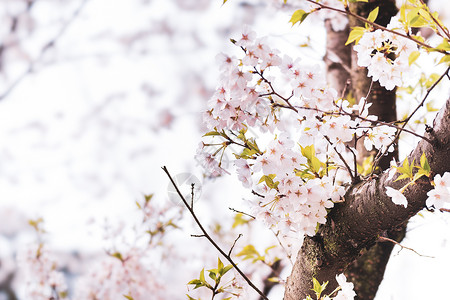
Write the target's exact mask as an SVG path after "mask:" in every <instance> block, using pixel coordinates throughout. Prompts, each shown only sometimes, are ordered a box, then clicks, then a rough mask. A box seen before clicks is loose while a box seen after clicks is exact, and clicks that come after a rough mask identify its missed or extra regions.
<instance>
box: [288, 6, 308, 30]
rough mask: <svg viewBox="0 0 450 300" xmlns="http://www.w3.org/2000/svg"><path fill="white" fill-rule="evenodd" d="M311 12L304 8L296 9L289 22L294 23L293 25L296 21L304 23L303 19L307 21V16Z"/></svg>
mask: <svg viewBox="0 0 450 300" xmlns="http://www.w3.org/2000/svg"><path fill="white" fill-rule="evenodd" d="M309 14H310V13H307V12H306V11H304V10H303V9H298V10H296V11H294V13H293V14H292V17H291V19H290V20H289V23H292V26H294V25H295V24H296V23H299V24H301V23H303V21H305V19H306V17H307V16H308V15H309Z"/></svg>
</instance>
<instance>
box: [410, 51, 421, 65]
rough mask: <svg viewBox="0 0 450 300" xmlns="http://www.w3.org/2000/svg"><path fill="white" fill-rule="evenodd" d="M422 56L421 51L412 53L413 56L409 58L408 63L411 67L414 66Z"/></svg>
mask: <svg viewBox="0 0 450 300" xmlns="http://www.w3.org/2000/svg"><path fill="white" fill-rule="evenodd" d="M419 56H420V52H419V51H413V52H411V54H410V55H409V57H408V63H409V65H412V64H413V63H414V62H415V61H416V60H417V59H418V58H419Z"/></svg>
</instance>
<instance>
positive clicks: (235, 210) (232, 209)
mask: <svg viewBox="0 0 450 300" xmlns="http://www.w3.org/2000/svg"><path fill="white" fill-rule="evenodd" d="M228 209H229V210H231V211H234V212H235V213H239V214H243V215H246V216H247V217H250V218H252V219H256V218H255V217H254V216H252V215H250V214H248V213H245V212H243V211H240V210H237V209H234V208H232V207H228Z"/></svg>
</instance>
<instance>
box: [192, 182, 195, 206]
mask: <svg viewBox="0 0 450 300" xmlns="http://www.w3.org/2000/svg"><path fill="white" fill-rule="evenodd" d="M194 186H195V183H191V208H192V209H194Z"/></svg>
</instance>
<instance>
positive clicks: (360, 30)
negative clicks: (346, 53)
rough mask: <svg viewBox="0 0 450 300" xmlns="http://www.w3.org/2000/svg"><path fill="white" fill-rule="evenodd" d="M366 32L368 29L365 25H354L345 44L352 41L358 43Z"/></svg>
mask: <svg viewBox="0 0 450 300" xmlns="http://www.w3.org/2000/svg"><path fill="white" fill-rule="evenodd" d="M365 32H366V29H365V28H364V27H359V26H356V27H353V28H352V31H350V34H349V35H348V39H347V41H346V42H345V45H346V46H347V45H348V44H351V43H352V42H355V44H358V42H359V40H360V39H361V38H362V36H363V35H364V33H365Z"/></svg>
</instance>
